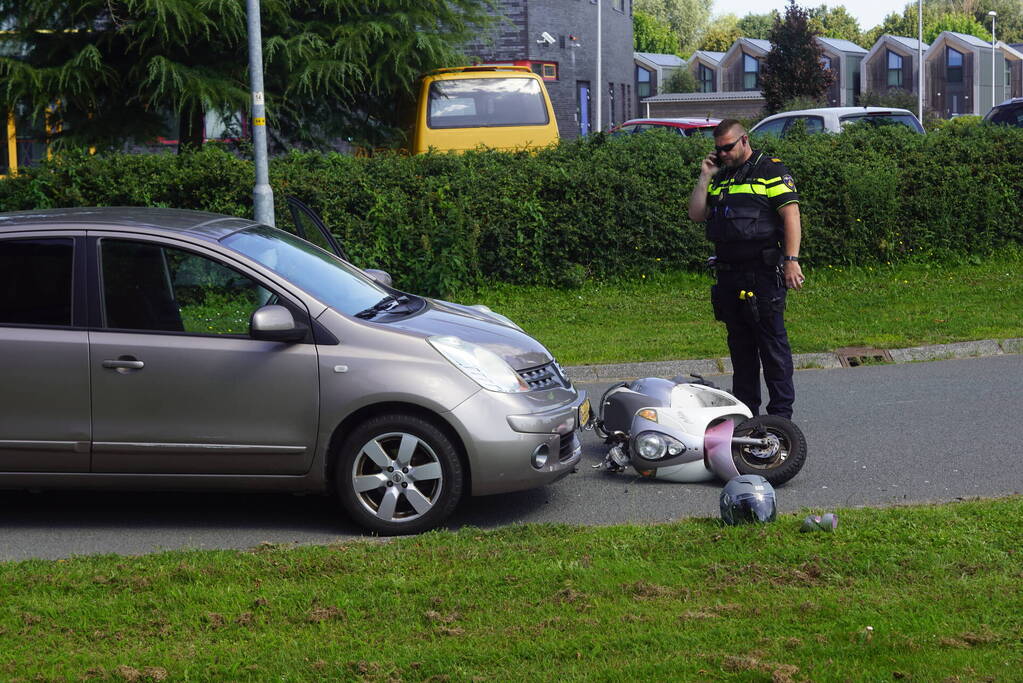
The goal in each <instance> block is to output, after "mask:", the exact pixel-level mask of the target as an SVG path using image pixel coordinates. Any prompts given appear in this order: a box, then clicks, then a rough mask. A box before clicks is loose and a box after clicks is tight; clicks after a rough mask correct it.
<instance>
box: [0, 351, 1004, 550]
mask: <svg viewBox="0 0 1023 683" xmlns="http://www.w3.org/2000/svg"><path fill="white" fill-rule="evenodd" d="M711 379H714V380H715V381H716V382H718V383H719V384H720V385H721V386H723V387H725V388H727V387H728V386H729V385H730V379H729V378H728V377H727V376H721V377H715V378H711ZM1021 380H1023V355H1003V356H993V357H988V358H973V359H967V360H950V361H935V362H927V363H908V364H898V365H886V366H867V367H859V368H854V369H838V370H800V371H797V372H796V391H797V399H796V415H795V420H796V421H797V422H798V423H799V425H800V426H801V427H802V429H803V432H804V433H805V435H806V437H807V441H808V444H809V456H808V458H807V464H806V466H805V467H804V468H803V471H802V472H801V473H800V474H799V475H798V476H797V477H796V478H795V479H793V480H792V481H790V482H789V483H788V484H787V485H785V486H784V487H780V488H779V489H778V491H777V495H778V502H779V507H780V510H781V511H782V512H789V511H793V512H794V511H799V510H800V509H802V508H813V509H817V510H832V509H835V508H838V507H852V506H862V505H866V506H875V505H891V504H903V503H911V502H925V501H950V500H955V499H960V498H971V497H976V496H1004V495H1011V494H1016V493H1019V492H1020V491H1021V490H1023V447H1021V446H1020V445H1019V444H1018V443H1017V441H1016V439H1018V438H1020V437H1019V433H1020V425H1019V420H1020V418H1019V412H1020V410H1019V409H1020V407H1021V406H1023V383H1021ZM580 386H581V387H583V388H585V389H586V390H587V391H588V392H589V393H590V395H591V396H594V397H599V395H600V392H602V391H603V389H604V388H605V387H606V386H607V385H606V384H581V385H580ZM603 452H604V451H603V447H602V444H601V443H600V442H599V440H598V439H597V437H596V436H595V435H594V434H593V433H592V432H590V433H587V434H586V435H585V438H584V454H583V462H582V464H581V466H580V468H579V472H578V473H576V474H573V475H571V476H569V477H568V478H566V479H564V480H562V481H560V482H558V483H557V484H554V485H552V486H548V487H545V488H543V489H538V490H534V491H526V492H522V493H516V494H508V495H502V496H491V497H486V498H474V499H469V500H467V501H464V502H463V504H462V505H461V507H460V508H459V510H458V511H457V512H456V514H455V516H454V517H453V519H452V522H451V524H450V526H451V527H452V528H457V527H460V526H463V525H472V526H478V527H482V528H492V527H498V526H503V525H508V524H517V523H524V522H562V523H570V524H588V525H592V524H616V523H627V522H635V523H649V522H661V521H667V520H675V519H679V518H684V517H693V516H701V517H707V516H716V515H717V507H718V493H719V491H720V486H721V485H720V484H719V483H714V482H712V483H706V484H672V483H659V482H656V481H650V480H645V479H640V478H637V477H636V476H635V474H634V473H625V474H617V475H615V474H608V473H605V472H602V471H600V470H595V469H592V468H591V465H593V464H595V463H597V462H599V461H600V459H601V458H602V456H603ZM357 535H360V532H359V530H358V529H357V528H356V527H354V526H353V525H352V524H351V523H350V522H348V521H347V519H345V518H344V516H343V515H342V514H341V513H340V512H338V511H336V509H335V507H334V503H333V501H331V500H330V499H326V498H322V497H317V496H306V497H295V496H290V495H264V494H259V495H244V494H214V493H203V494H172V493H158V494H151V493H150V494H115V493H68V492H43V493H37V494H31V493H21V492H14V493H11V492H4V493H0V561H2V560H18V559H25V558H64V557H69V556H72V555H81V554H96V553H117V554H125V555H133V554H142V553H149V552H154V551H160V550H170V549H183V548H207V549H209V548H248V547H252V546H256V545H259V544H260V543H264V542H269V543H284V544H288V543H331V542H334V541H337V540H339V539H343V538H346V537H351V536H357Z"/></svg>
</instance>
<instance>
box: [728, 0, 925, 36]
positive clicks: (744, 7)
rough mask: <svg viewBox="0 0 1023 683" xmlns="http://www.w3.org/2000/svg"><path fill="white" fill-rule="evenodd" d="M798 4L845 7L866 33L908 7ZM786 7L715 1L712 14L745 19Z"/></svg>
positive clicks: (897, 1)
mask: <svg viewBox="0 0 1023 683" xmlns="http://www.w3.org/2000/svg"><path fill="white" fill-rule="evenodd" d="M797 4H799V5H800V6H801V7H820V6H821V5H827V6H828V7H838V6H839V5H845V9H846V11H848V12H849V14H851V15H853V16H854V17H856V21H858V22H860V30H861V31H866V30H868V29H872V28H874V27H875V26H877V25H878V24H880V23H881V22H883V21H884V18H885V17H886V16H888V15H889V14H891V13H892V12H898V13H900V14H901V13H902V10H903V9H904V8H905V7H906V4H907V0H848V2H841V1H839V2H828V1H827V0H801V1H800V2H798V3H797ZM786 5H788V2H787V1H786V0H758V2H755V3H754V2H750V0H714V4H713V6H712V7H711V13H712V14H713V16H715V17H716V16H720V15H722V14H734V15H735V16H737V17H743V16H745V15H747V14H750V13H753V14H764V13H765V12H770V11H771V10H773V9H776V10H778V11H779V12H782V13H784V12H785V6H786Z"/></svg>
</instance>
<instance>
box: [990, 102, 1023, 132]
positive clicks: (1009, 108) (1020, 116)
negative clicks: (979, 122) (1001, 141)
mask: <svg viewBox="0 0 1023 683" xmlns="http://www.w3.org/2000/svg"><path fill="white" fill-rule="evenodd" d="M984 120H986V121H990V122H991V123H1002V124H1007V125H1010V126H1019V127H1021V128H1023V102H1020V103H1018V104H1007V105H1004V106H1001V107H995V108H994V109H992V110H991V111H989V112H988V114H987V116H985V117H984Z"/></svg>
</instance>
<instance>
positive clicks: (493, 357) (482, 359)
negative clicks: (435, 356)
mask: <svg viewBox="0 0 1023 683" xmlns="http://www.w3.org/2000/svg"><path fill="white" fill-rule="evenodd" d="M427 341H428V342H430V345H431V346H432V347H433V348H435V349H437V351H438V352H439V353H440V354H441V355H442V356H444V357H445V358H447V359H448V360H449V361H451V363H452V364H453V365H454V366H455V367H457V368H458V369H459V370H461V371H462V372H464V373H465V374H466V375H468V376H469V377H471V378H472V379H473V380H475V381H476V383H477V384H479V385H480V386H481V387H483V388H484V389H489V390H490V391H500V392H504V393H508V394H511V393H517V392H520V391H529V385H528V384H526V383H525V381H523V379H522V378H521V377H519V373H517V372H515V371H514V370H512V368H511V366H510V365H508V364H507V363H506V362H505V361H504V359H503V358H501V357H500V356H498V355H497V354H496V353H494V352H493V351H491V350H490V349H486V348H484V347H482V346H480V345H479V344H473V343H472V342H467V341H465V340H464V339H460V338H458V337H454V336H438V337H429V338H428V339H427Z"/></svg>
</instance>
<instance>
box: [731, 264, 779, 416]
mask: <svg viewBox="0 0 1023 683" xmlns="http://www.w3.org/2000/svg"><path fill="white" fill-rule="evenodd" d="M717 279H718V281H717V284H716V285H714V286H713V287H712V288H711V303H712V304H713V305H714V317H715V318H717V319H718V320H720V321H722V322H723V323H725V326H726V328H727V329H728V351H729V353H730V355H731V357H732V370H733V375H732V393H733V394H734V395H735V397H736V398H738V399H739V400H740V401H742V402H743V403H745V404H746V405H747V406H748V407H749V409H750V411H751V412H752V413H753V414H754V415H759V414H760V401H761V398H760V368H761V365H763V369H764V383H765V384H766V385H767V393H768V396H769V401H768V403H767V413H768V414H769V415H780V416H782V417H787V418H791V417H792V404H793V402H794V401H795V399H796V389H795V386H794V385H793V383H792V349H791V347H790V346H789V335H788V332H786V330H785V319H784V313H785V295H786V293H787V291H786V288H785V283H784V281H783V280H782V277H781V275H780V273H778V272H777V271H776V270H774V269H770V270H767V269H764V270H756V271H718V273H717ZM750 290H752V291H753V292H754V294H755V298H754V299H753V300H750V299H749V298H748V297H746V298H740V293H741V292H742V291H747V292H748V291H750Z"/></svg>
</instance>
